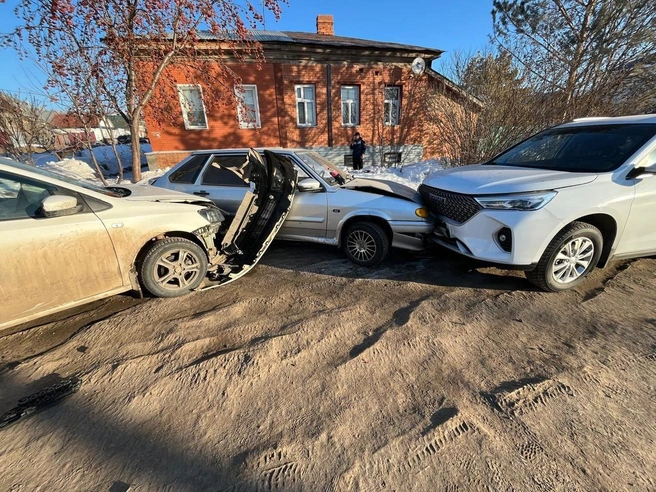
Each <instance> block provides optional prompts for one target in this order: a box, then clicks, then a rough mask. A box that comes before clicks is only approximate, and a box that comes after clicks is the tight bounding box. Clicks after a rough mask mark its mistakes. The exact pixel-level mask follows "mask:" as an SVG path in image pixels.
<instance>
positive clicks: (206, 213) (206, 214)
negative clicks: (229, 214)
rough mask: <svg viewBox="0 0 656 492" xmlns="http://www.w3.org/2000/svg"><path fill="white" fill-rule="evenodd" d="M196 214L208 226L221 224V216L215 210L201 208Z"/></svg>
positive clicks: (217, 210)
mask: <svg viewBox="0 0 656 492" xmlns="http://www.w3.org/2000/svg"><path fill="white" fill-rule="evenodd" d="M198 213H199V214H200V215H201V216H202V217H203V218H204V219H205V220H206V221H207V222H209V223H210V224H217V223H219V222H223V214H222V213H221V212H220V211H219V209H217V208H201V209H200V210H199V211H198Z"/></svg>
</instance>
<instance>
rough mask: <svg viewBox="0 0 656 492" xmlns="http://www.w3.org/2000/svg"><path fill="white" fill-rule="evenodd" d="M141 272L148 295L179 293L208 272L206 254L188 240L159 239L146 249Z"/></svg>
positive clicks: (193, 286)
mask: <svg viewBox="0 0 656 492" xmlns="http://www.w3.org/2000/svg"><path fill="white" fill-rule="evenodd" d="M140 273H141V281H142V282H143V284H144V286H145V287H146V289H147V290H148V291H149V292H150V293H151V294H153V295H155V296H158V297H177V296H181V295H183V294H186V293H188V292H189V291H191V290H193V289H195V288H197V287H198V286H199V285H200V284H201V283H202V281H203V279H204V278H205V274H206V273H207V255H206V254H205V251H203V249H202V248H201V247H200V246H198V245H197V244H196V243H194V242H192V241H189V240H188V239H183V238H167V239H162V240H160V241H157V242H156V243H155V244H153V246H151V248H150V249H149V250H148V253H147V254H146V256H145V258H144V260H143V262H142V264H141V268H140Z"/></svg>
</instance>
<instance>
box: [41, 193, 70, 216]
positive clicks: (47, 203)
mask: <svg viewBox="0 0 656 492" xmlns="http://www.w3.org/2000/svg"><path fill="white" fill-rule="evenodd" d="M41 210H42V211H43V216H44V217H62V216H64V215H73V214H75V213H77V212H78V211H79V207H78V205H77V198H75V197H74V196H65V195H51V196H49V197H46V198H44V200H43V201H42V202H41Z"/></svg>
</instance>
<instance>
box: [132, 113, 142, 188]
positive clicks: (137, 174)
mask: <svg viewBox="0 0 656 492" xmlns="http://www.w3.org/2000/svg"><path fill="white" fill-rule="evenodd" d="M130 134H131V135H132V182H133V183H136V182H138V181H141V144H140V143H139V118H132V121H131V122H130Z"/></svg>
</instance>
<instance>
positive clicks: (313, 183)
mask: <svg viewBox="0 0 656 492" xmlns="http://www.w3.org/2000/svg"><path fill="white" fill-rule="evenodd" d="M298 191H321V183H319V182H318V181H317V180H316V179H314V178H304V179H302V180H300V181H299V182H298Z"/></svg>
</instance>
